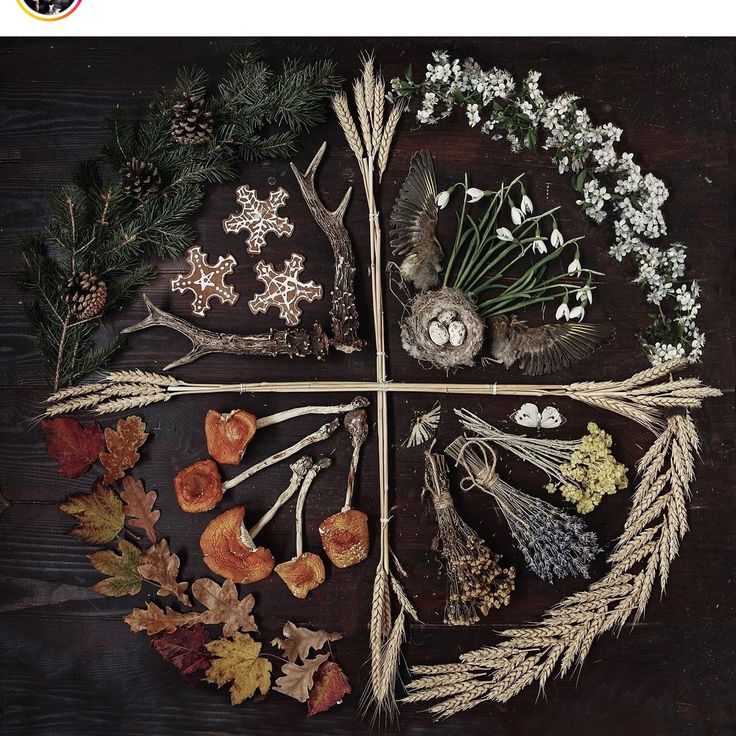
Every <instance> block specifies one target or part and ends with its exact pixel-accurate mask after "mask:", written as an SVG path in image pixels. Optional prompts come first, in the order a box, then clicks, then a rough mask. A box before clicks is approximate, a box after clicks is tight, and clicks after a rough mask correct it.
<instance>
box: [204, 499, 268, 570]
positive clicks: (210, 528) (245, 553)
mask: <svg viewBox="0 0 736 736" xmlns="http://www.w3.org/2000/svg"><path fill="white" fill-rule="evenodd" d="M244 518H245V507H244V506H236V507H235V508H232V509H229V510H228V511H225V512H224V513H222V514H220V515H219V516H216V517H215V518H214V519H212V521H211V522H210V523H209V524H208V525H207V528H206V529H205V530H204V532H203V534H202V536H201V538H200V540H199V546H200V547H201V548H202V554H203V555H204V564H205V565H207V567H209V569H210V570H212V572H214V573H216V574H217V575H222V577H224V578H227V579H228V580H232V581H233V582H234V583H255V582H257V581H258V580H263V579H264V578H267V577H268V576H269V575H270V574H271V572H272V571H273V566H274V564H275V562H276V561H275V560H274V558H273V555H272V554H271V552H270V550H268V549H266V548H265V547H256V545H255V544H254V543H253V541H252V540H251V539H250V537H249V536H248V533H247V532H246V531H245V528H244V526H243V519H244Z"/></svg>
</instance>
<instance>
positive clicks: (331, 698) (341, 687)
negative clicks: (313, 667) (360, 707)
mask: <svg viewBox="0 0 736 736" xmlns="http://www.w3.org/2000/svg"><path fill="white" fill-rule="evenodd" d="M351 692H352V688H351V687H350V682H349V681H348V678H347V675H346V674H345V673H344V672H343V671H342V667H340V665H339V664H338V663H337V662H323V663H322V664H321V665H320V668H319V669H318V670H317V675H316V676H315V678H314V685H312V689H311V690H310V691H309V700H307V716H314V715H317V713H322V712H323V711H326V710H329V709H330V708H332V706H333V705H336V704H337V703H339V702H340V701H342V699H343V698H344V697H345V696H346V695H349V694H350V693H351Z"/></svg>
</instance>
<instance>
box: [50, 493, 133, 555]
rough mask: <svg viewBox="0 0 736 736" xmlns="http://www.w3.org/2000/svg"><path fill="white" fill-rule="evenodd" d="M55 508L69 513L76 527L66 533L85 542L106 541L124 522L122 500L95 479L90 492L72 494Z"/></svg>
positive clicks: (115, 534) (100, 542)
mask: <svg viewBox="0 0 736 736" xmlns="http://www.w3.org/2000/svg"><path fill="white" fill-rule="evenodd" d="M59 509H61V511H63V512H64V513H65V514H70V515H71V516H73V517H74V518H75V519H76V520H77V521H78V522H79V526H77V527H75V528H74V529H72V530H71V531H70V532H69V534H71V535H72V536H73V537H76V538H77V539H81V540H82V541H83V542H86V543H87V544H97V545H101V544H107V543H108V542H111V541H112V540H113V539H115V537H116V536H117V535H118V534H119V532H120V530H121V529H122V528H123V524H124V523H125V515H124V514H123V502H122V501H121V500H120V497H119V496H118V494H117V493H115V491H113V490H112V489H111V488H108V487H107V486H106V485H103V483H102V481H97V483H96V484H95V487H94V488H93V489H92V492H91V493H73V494H72V495H71V496H67V497H66V498H65V499H64V500H63V501H62V502H61V503H60V504H59Z"/></svg>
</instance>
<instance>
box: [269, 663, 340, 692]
mask: <svg viewBox="0 0 736 736" xmlns="http://www.w3.org/2000/svg"><path fill="white" fill-rule="evenodd" d="M329 656H330V655H329V654H317V655H316V656H315V657H313V658H312V659H307V660H306V662H304V664H295V663H294V662H287V663H286V664H285V665H284V666H283V667H282V668H281V671H282V672H283V673H284V674H283V675H282V676H281V677H279V678H278V679H277V680H276V683H275V684H274V687H273V689H274V690H276V691H277V692H280V693H281V694H282V695H288V696H289V697H290V698H294V700H298V701H299V702H300V703H304V702H306V700H307V698H308V697H309V691H310V690H311V689H312V684H313V683H314V676H315V674H316V672H317V670H318V669H319V666H320V665H321V664H322V663H323V662H325V661H326V660H327V658H328V657H329Z"/></svg>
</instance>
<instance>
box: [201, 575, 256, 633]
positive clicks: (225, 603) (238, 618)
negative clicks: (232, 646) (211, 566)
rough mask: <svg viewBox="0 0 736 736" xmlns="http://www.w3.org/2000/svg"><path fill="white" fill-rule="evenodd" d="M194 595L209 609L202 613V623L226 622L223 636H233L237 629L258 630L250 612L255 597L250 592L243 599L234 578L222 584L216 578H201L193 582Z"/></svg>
mask: <svg viewBox="0 0 736 736" xmlns="http://www.w3.org/2000/svg"><path fill="white" fill-rule="evenodd" d="M192 595H194V597H195V598H196V599H197V600H198V601H199V602H200V603H201V604H202V605H203V606H204V607H205V608H206V609H207V611H206V612H205V613H203V614H202V615H201V620H202V623H205V624H224V625H223V628H222V635H223V636H232V635H233V634H234V633H235V632H236V631H258V627H257V626H256V621H255V619H254V618H253V616H252V615H251V613H250V612H251V611H252V610H253V606H254V604H255V599H254V598H253V596H252V595H251V594H248V595H246V596H245V598H243V600H242V601H241V600H240V599H239V597H238V589H237V588H236V587H235V583H233V581H232V580H226V581H225V582H224V583H223V584H222V586H220V585H218V584H217V583H216V582H215V581H214V580H210V579H209V578H200V579H199V580H195V581H194V582H193V583H192Z"/></svg>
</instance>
